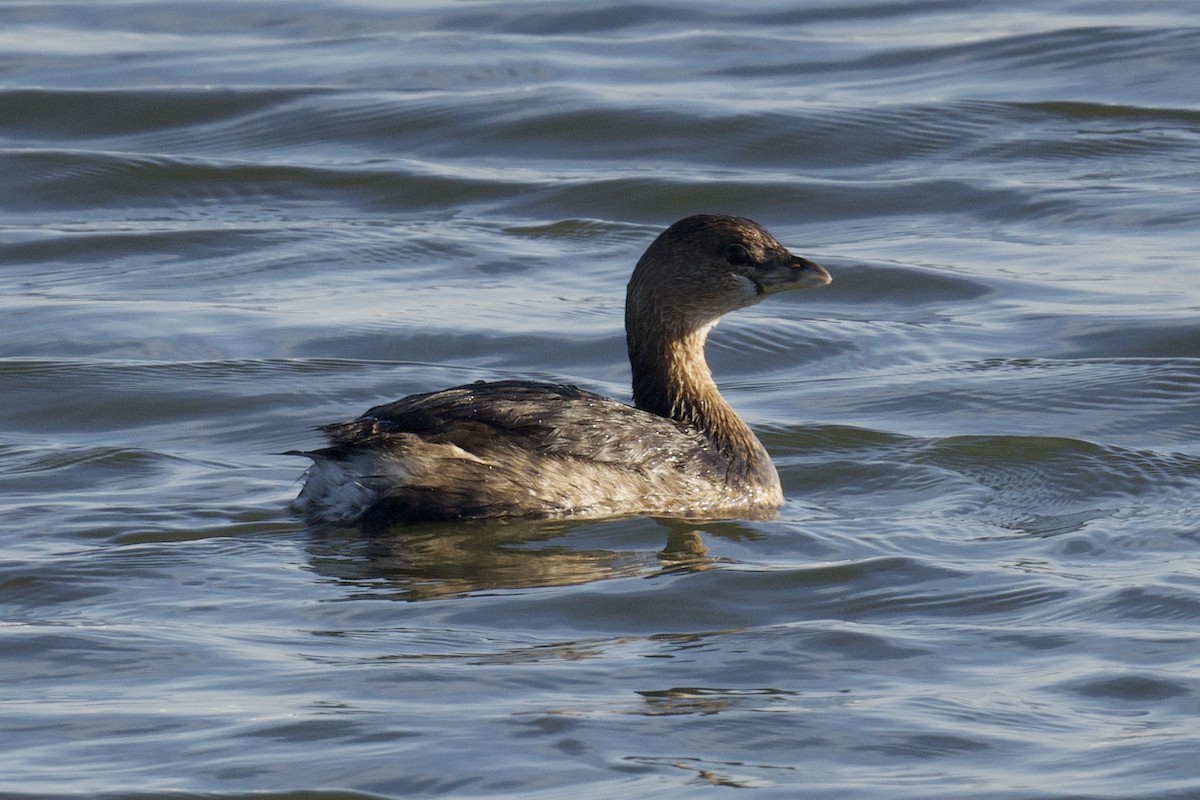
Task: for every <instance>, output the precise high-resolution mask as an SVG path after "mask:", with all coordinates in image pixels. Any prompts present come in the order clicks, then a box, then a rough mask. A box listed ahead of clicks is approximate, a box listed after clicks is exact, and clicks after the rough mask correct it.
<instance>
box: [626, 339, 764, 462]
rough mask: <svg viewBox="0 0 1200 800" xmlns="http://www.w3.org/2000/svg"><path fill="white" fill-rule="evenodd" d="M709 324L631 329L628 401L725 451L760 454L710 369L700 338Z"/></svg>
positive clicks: (754, 456) (755, 457) (753, 456)
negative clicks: (648, 331) (671, 330)
mask: <svg viewBox="0 0 1200 800" xmlns="http://www.w3.org/2000/svg"><path fill="white" fill-rule="evenodd" d="M711 327H712V326H711V325H708V326H706V327H704V328H701V329H697V330H692V331H686V332H682V333H676V334H666V335H649V336H647V335H644V334H641V333H640V332H637V331H630V332H629V335H628V345H629V361H630V366H631V367H632V369H633V403H634V405H635V406H637V407H638V408H640V409H642V410H643V411H649V412H650V413H652V414H658V415H659V416H662V417H668V418H670V419H673V420H676V421H678V422H682V423H684V424H685V425H688V426H690V427H693V428H695V429H697V430H699V431H700V432H701V433H703V434H705V435H706V436H707V437H709V438H710V439H711V440H712V441H713V443H714V444H715V445H716V446H717V448H718V449H720V450H721V451H723V452H724V453H725V454H726V455H728V456H730V457H737V458H748V459H750V460H752V461H757V460H759V459H761V458H765V457H766V454H765V452H764V451H763V449H762V445H761V444H759V441H758V439H757V437H755V435H754V433H753V432H752V431H751V430H750V428H749V427H748V426H747V425H746V423H744V422H742V420H741V418H740V417H739V416H738V415H737V412H735V411H734V410H733V408H732V407H731V406H730V405H729V404H728V403H727V402H725V398H723V397H722V396H721V393H720V391H719V390H718V389H717V384H716V382H715V381H714V380H713V377H712V372H710V371H709V368H708V362H707V361H706V360H705V358H704V342H705V340H706V339H707V338H708V331H709V329H710V328H711Z"/></svg>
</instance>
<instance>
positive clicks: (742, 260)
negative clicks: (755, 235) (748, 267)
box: [725, 244, 751, 267]
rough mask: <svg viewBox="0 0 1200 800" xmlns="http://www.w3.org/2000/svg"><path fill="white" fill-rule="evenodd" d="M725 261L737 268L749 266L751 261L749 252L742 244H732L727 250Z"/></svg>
mask: <svg viewBox="0 0 1200 800" xmlns="http://www.w3.org/2000/svg"><path fill="white" fill-rule="evenodd" d="M725 260H726V261H728V262H729V263H730V264H732V265H734V266H735V267H740V266H742V265H743V264H749V263H750V261H751V259H750V253H749V251H747V250H746V248H744V247H742V246H741V245H740V244H731V245H729V246H728V247H726V248H725Z"/></svg>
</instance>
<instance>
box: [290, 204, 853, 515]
mask: <svg viewBox="0 0 1200 800" xmlns="http://www.w3.org/2000/svg"><path fill="white" fill-rule="evenodd" d="M829 282H830V277H829V273H828V272H826V271H825V269H824V268H822V267H821V266H819V265H818V264H815V263H813V262H812V261H809V260H807V259H804V258H801V257H799V256H795V255H792V254H791V253H790V252H789V251H788V250H787V249H786V248H785V247H784V246H783V245H782V244H780V243H779V242H778V241H777V240H776V239H775V237H773V236H772V235H771V234H770V233H768V232H767V231H766V230H765V229H764V228H763V227H762V226H760V225H759V224H757V223H756V222H753V221H752V220H749V219H745V218H741V217H731V216H723V215H713V214H702V215H697V216H691V217H687V218H685V219H682V220H680V221H678V222H676V223H675V224H673V225H671V226H670V227H669V228H667V229H666V230H665V231H663V232H662V233H661V234H660V235H659V236H658V238H656V239H655V240H654V241H653V242H652V243H651V244H650V246H649V248H648V249H647V250H646V252H645V254H644V255H643V256H642V257H641V259H640V260H639V261H638V262H637V266H636V267H635V268H634V271H633V276H632V277H631V278H630V280H629V285H628V287H627V292H626V299H625V332H626V343H627V347H628V352H629V363H630V367H631V369H632V373H633V405H626V404H624V403H620V402H617V401H615V400H610V399H608V398H605V397H602V396H600V395H597V394H593V393H591V392H587V391H584V390H582V389H579V388H577V387H575V386H564V385H556V384H550V383H540V382H534V381H525V380H501V381H491V382H484V381H479V382H476V383H471V384H466V385H463V386H455V387H453V388H450V389H443V390H441V391H436V392H430V393H426V394H417V395H412V396H410V397H405V398H404V399H402V400H397V401H395V402H393V403H388V404H386V405H380V406H376V407H375V408H372V409H370V410H369V411H367V412H366V413H365V414H363V415H362V416H360V417H358V418H357V419H354V420H350V421H348V422H339V423H334V424H332V425H324V426H321V428H320V430H322V431H323V432H324V434H325V435H326V436H327V437H328V441H329V445H328V446H327V447H324V448H322V449H319V450H315V451H312V452H307V453H295V454H297V455H305V456H307V457H309V458H311V459H312V461H313V464H312V466H311V467H309V469H308V471H307V473H306V475H305V479H306V480H305V485H304V488H303V489H302V490H301V492H300V496H299V497H298V498H297V500H296V503H295V506H296V508H297V510H298V511H300V512H301V513H303V514H304V515H305V516H307V517H308V519H309V520H310V521H311V522H313V523H323V524H334V525H346V526H354V525H362V526H364V527H379V526H385V525H390V524H394V523H404V522H418V521H432V520H466V519H478V518H490V517H568V516H571V517H590V518H595V517H604V516H614V515H622V514H647V515H652V516H662V517H681V518H709V519H716V518H731V517H739V516H746V517H760V516H762V515H763V514H764V512H769V511H772V510H774V509H775V508H777V507H778V506H779V505H780V504H781V503H782V501H783V491H782V488H781V487H780V483H779V475H778V473H777V472H776V470H775V466H774V464H772V462H771V459H770V456H768V455H767V452H766V450H765V449H764V448H763V446H762V443H761V442H759V440H758V438H757V437H756V436H755V435H754V433H753V432H752V431H751V430H750V428H749V427H748V426H747V425H746V423H745V422H743V421H742V419H741V418H740V417H739V416H738V415H737V413H736V412H735V411H734V410H733V408H732V407H730V405H729V403H727V402H726V401H725V399H724V398H723V397H722V396H721V393H720V391H719V390H718V389H717V385H716V383H715V381H714V380H713V377H712V373H711V372H710V371H709V367H708V363H707V361H706V360H705V357H704V343H705V340H706V338H707V336H708V333H709V331H710V330H711V329H712V327H713V326H714V325H715V324H716V323H717V321H718V320H719V319H720V318H721V317H722V316H723V315H724V314H726V313H728V312H730V311H734V310H736V309H739V308H743V307H745V306H749V305H752V304H754V303H757V302H759V301H760V300H762V299H763V298H765V297H767V296H768V295H772V294H777V293H779V292H784V291H788V290H791V289H801V288H809V287H816V286H824V285H825V284H827V283H829Z"/></svg>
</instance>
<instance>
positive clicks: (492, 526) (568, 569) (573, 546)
mask: <svg viewBox="0 0 1200 800" xmlns="http://www.w3.org/2000/svg"><path fill="white" fill-rule="evenodd" d="M645 524H646V520H645V519H644V518H631V519H628V520H610V521H607V522H577V521H576V522H570V521H562V522H546V521H541V522H531V521H514V522H506V523H497V522H494V521H491V522H485V521H481V522H471V523H466V524H461V525H456V526H452V527H451V526H446V525H429V526H412V527H407V528H404V529H403V530H402V531H401V530H393V531H390V532H388V531H384V532H378V533H376V534H374V535H371V536H363V535H361V534H360V533H355V532H353V531H349V530H329V529H321V530H317V531H315V532H314V535H313V539H312V541H311V543H310V545H309V548H310V553H311V561H312V565H313V568H314V569H315V570H316V571H317V572H318V573H319V574H322V575H325V576H328V577H331V578H334V579H336V580H338V581H339V582H344V583H348V584H354V585H358V586H361V587H362V589H363V590H364V591H369V592H370V594H371V595H372V596H378V592H379V590H380V589H383V590H384V591H389V592H392V593H394V596H395V597H396V598H397V599H402V600H424V599H432V598H438V597H446V596H452V595H460V594H470V593H473V592H480V591H487V590H497V589H526V588H533V587H546V586H572V585H579V584H584V583H591V582H593V581H600V580H608V579H611V578H623V577H646V578H653V577H657V576H660V575H668V574H678V573H684V572H698V571H701V570H705V569H708V568H709V567H710V566H712V565H713V564H714V563H715V562H716V561H717V559H716V558H715V557H713V556H711V555H709V552H708V547H707V546H706V545H705V544H704V539H703V536H702V533H701V531H700V530H697V529H696V524H695V523H694V522H681V521H673V520H659V521H658V524H660V525H662V526H663V527H665V528H666V529H667V538H666V543H665V545H664V546H663V547H662V549H661V550H658V551H657V552H655V551H653V550H649V549H641V548H640V547H636V545H631V544H630V543H631V542H636V541H638V540H641V541H645V537H644V536H643V535H640V534H638V535H633V534H635V533H636V532H637V531H639V530H640V529H642V528H643V527H644V526H645ZM724 524H726V525H728V524H730V523H728V522H726V523H724ZM568 533H569V534H570V537H569V538H568V537H567V534H568ZM745 533H746V532H745V531H744V530H743V531H740V532H739V535H745ZM600 540H607V541H610V542H611V541H616V540H619V541H620V542H621V543H622V544H623V545H625V546H624V547H620V548H613V549H609V548H603V547H586V543H588V542H592V543H595V542H597V541H600ZM567 542H569V543H570V546H568V544H566V543H567ZM581 543H582V544H583V545H584V547H585V548H586V549H582V548H581V547H580V544H581Z"/></svg>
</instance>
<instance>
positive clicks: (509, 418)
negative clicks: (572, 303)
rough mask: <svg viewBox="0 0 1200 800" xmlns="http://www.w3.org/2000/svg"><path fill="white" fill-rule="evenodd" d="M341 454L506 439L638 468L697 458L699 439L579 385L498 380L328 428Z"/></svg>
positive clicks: (475, 448) (486, 444)
mask: <svg viewBox="0 0 1200 800" xmlns="http://www.w3.org/2000/svg"><path fill="white" fill-rule="evenodd" d="M321 430H322V431H324V432H325V434H326V435H327V436H328V437H329V440H330V443H331V444H332V448H330V449H329V450H330V451H333V452H329V451H326V452H327V454H328V455H335V454H336V451H337V450H339V449H341V448H359V447H364V446H367V447H370V446H377V447H387V446H388V445H387V440H388V439H389V438H390V437H399V436H400V435H402V434H408V435H413V434H415V435H416V436H419V437H420V438H421V439H422V440H424V441H426V442H430V443H448V444H455V445H457V446H459V447H461V448H463V449H464V450H467V451H470V452H480V451H482V450H490V449H493V448H495V447H497V446H500V445H502V444H503V443H504V442H506V441H511V442H513V443H516V444H519V445H520V446H521V447H523V448H525V449H527V450H533V451H536V452H540V453H543V454H547V455H562V456H568V457H569V456H579V457H582V458H587V459H588V460H591V461H602V462H609V463H624V464H626V465H630V466H631V465H633V464H635V463H639V462H642V461H644V460H646V459H647V458H649V459H651V460H658V459H663V460H674V459H673V458H672V455H675V456H678V455H680V454H682V453H684V452H695V450H694V448H695V447H696V445H697V443H698V442H697V439H698V434H697V433H695V432H694V431H691V430H690V429H688V428H686V427H684V426H682V425H680V424H679V423H676V422H674V421H672V420H669V419H666V418H665V417H659V416H656V415H654V414H650V413H648V412H646V411H641V410H639V409H636V408H633V407H632V406H627V405H625V404H623V403H618V402H616V401H615V400H610V399H608V398H606V397H602V396H600V395H598V394H593V393H592V392H587V391H584V390H583V389H580V388H578V387H576V386H565V385H558V384H550V383H538V382H534V381H516V380H513V381H493V382H484V381H478V382H476V383H471V384H466V385H463V386H455V387H453V388H450V389H443V390H441V391H437V392H429V393H426V394H417V395H412V396H410V397H405V398H404V399H402V400H397V401H395V402H393V403H387V404H385V405H380V406H376V407H374V408H372V409H370V410H369V411H367V412H366V413H365V414H363V416H361V417H359V418H358V419H356V420H352V421H350V422H341V423H336V424H333V425H326V426H323V427H322V428H321Z"/></svg>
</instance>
